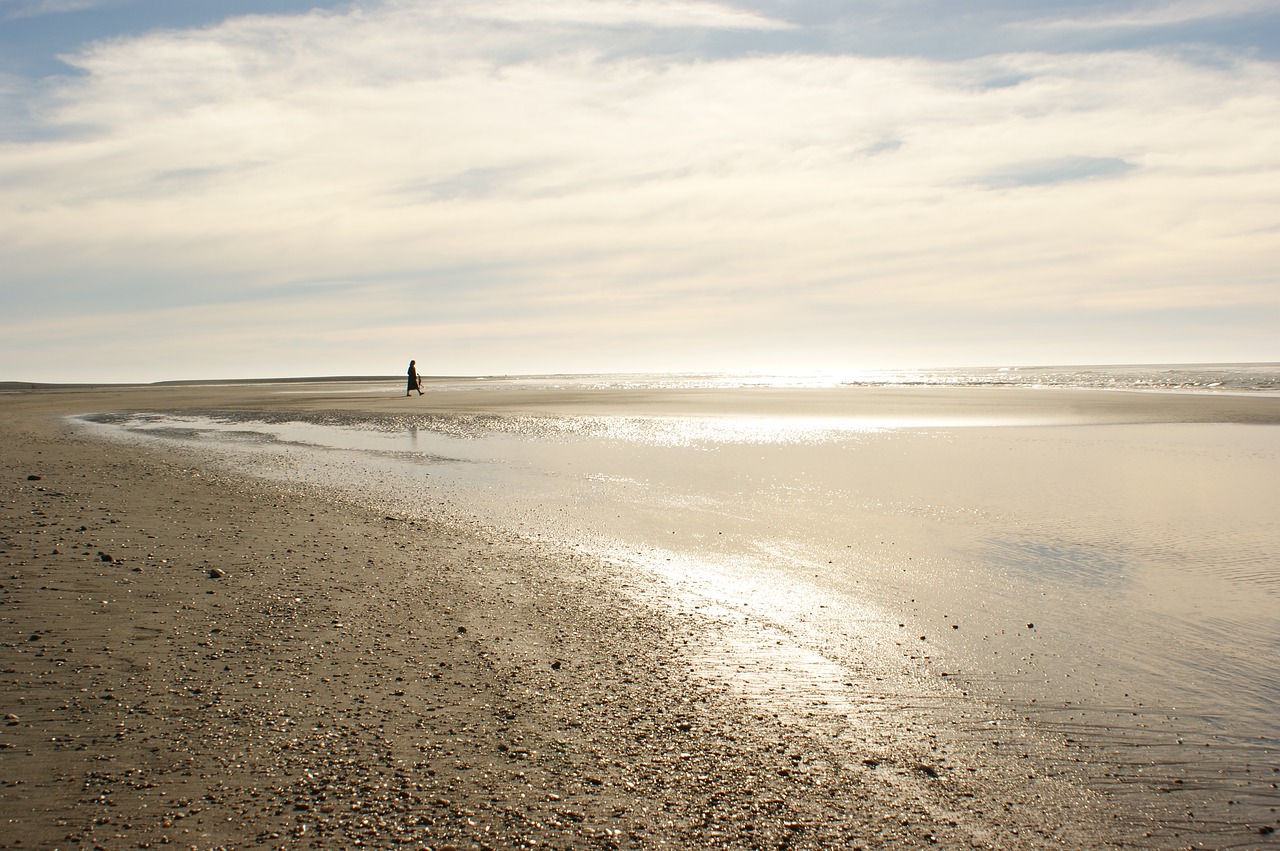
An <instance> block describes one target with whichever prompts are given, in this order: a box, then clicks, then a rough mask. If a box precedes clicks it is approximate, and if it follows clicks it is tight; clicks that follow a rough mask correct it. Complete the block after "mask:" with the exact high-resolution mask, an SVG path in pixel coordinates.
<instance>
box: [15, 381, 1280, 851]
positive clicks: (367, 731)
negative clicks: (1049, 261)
mask: <svg viewBox="0 0 1280 851" xmlns="http://www.w3.org/2000/svg"><path fill="white" fill-rule="evenodd" d="M211 393H213V394H214V395H215V396H217V399H216V402H217V404H220V405H226V406H243V407H253V406H259V407H260V406H265V405H277V406H278V405H298V406H305V405H316V406H319V405H323V406H333V405H334V404H335V401H334V399H333V398H331V397H330V398H326V399H324V400H322V401H320V400H317V401H312V400H309V397H305V396H298V397H294V398H292V399H290V400H287V401H281V397H280V396H278V395H272V394H270V393H268V392H267V391H264V390H261V389H257V390H252V391H250V390H245V389H243V388H242V389H238V390H225V389H224V390H217V391H211V390H209V389H208V388H200V389H198V390H195V389H190V388H138V389H132V390H126V389H120V388H115V389H104V390H92V389H83V390H75V391H71V390H65V391H58V390H45V391H38V392H22V393H14V394H9V395H5V396H3V397H0V435H2V437H0V457H3V465H2V468H3V470H4V475H3V478H2V479H0V496H2V499H0V561H2V566H0V601H3V618H2V619H0V704H2V706H0V714H3V715H4V716H5V719H4V726H3V727H0V847H4V848H96V847H101V848H148V847H156V846H159V845H167V844H172V845H176V846H178V847H183V848H200V849H204V848H220V847H221V848H275V847H287V848H307V847H318V848H351V847H356V846H368V847H399V846H403V847H413V848H419V847H422V848H428V847H429V848H449V847H456V848H472V847H493V848H504V847H532V846H552V847H605V848H610V847H819V846H821V847H840V848H857V847H865V848H890V847H892V848H923V847H944V848H969V847H977V848H1004V849H1017V848H1044V847H1055V848H1060V847H1067V848H1102V847H1120V846H1125V847H1135V846H1136V847H1153V848H1155V847H1159V848H1166V847H1168V848H1172V847H1188V846H1196V847H1225V846H1227V845H1230V846H1232V847H1246V848H1247V847H1254V846H1263V845H1266V844H1267V843H1269V842H1270V839H1271V837H1270V836H1268V835H1266V834H1259V833H1258V831H1257V829H1256V828H1252V827H1250V826H1247V825H1238V826H1236V825H1228V826H1223V825H1220V824H1219V825H1214V824H1203V823H1198V822H1197V821H1196V820H1195V818H1194V816H1191V817H1188V818H1186V819H1185V820H1183V821H1182V822H1180V823H1179V825H1178V826H1175V827H1171V826H1170V825H1169V824H1168V823H1167V822H1165V821H1164V820H1163V818H1162V816H1160V815H1159V814H1158V812H1157V811H1156V810H1149V809H1146V803H1147V802H1144V801H1142V800H1135V799H1134V798H1132V797H1125V798H1119V797H1112V796H1109V795H1105V794H1102V793H1099V792H1097V791H1092V790H1091V789H1090V788H1089V787H1088V785H1087V784H1086V783H1085V782H1083V781H1082V779H1081V778H1080V777H1078V776H1075V775H1073V774H1071V773H1067V772H1062V771H1060V769H1059V768H1058V767H1056V766H1055V765H1054V764H1053V763H1052V762H1051V761H1048V760H1045V759H1042V758H1041V752H1040V750H1039V748H1040V745H1039V743H1038V742H1037V741H1036V739H1035V733H1034V730H1032V729H1030V728H1028V727H1025V726H1021V725H1019V724H1018V723H1017V722H1016V719H1010V718H1005V717H1002V716H1000V715H999V714H998V713H996V712H995V710H992V715H991V716H990V717H989V718H986V719H982V720H983V731H982V732H981V733H980V734H979V733H977V732H975V731H974V729H972V727H973V725H972V724H971V723H961V721H960V720H959V719H960V717H961V716H960V713H959V708H958V707H950V706H948V705H947V704H946V703H945V701H944V702H938V701H937V700H936V699H935V697H934V696H932V695H930V694H926V693H913V694H902V693H884V692H883V689H882V688H881V686H880V684H878V683H876V682H855V683H850V684H849V685H850V687H851V688H853V689H855V690H857V691H859V693H860V694H862V695H863V699H864V703H865V705H866V706H867V707H868V709H867V711H866V712H865V713H864V714H860V715H858V716H857V717H853V716H850V717H848V718H846V719H844V721H843V722H842V723H840V724H838V725H837V724H833V723H832V722H831V721H830V720H829V718H827V716H825V715H824V716H823V718H822V719H821V720H820V719H818V718H817V717H815V718H814V719H813V721H812V723H807V722H806V718H805V717H804V716H803V714H800V715H794V714H793V715H788V714H787V713H778V712H772V711H769V710H768V708H767V707H761V706H760V705H758V704H754V703H752V702H749V701H747V700H744V699H743V698H742V697H741V696H739V695H736V694H735V693H733V692H731V691H729V690H725V689H720V688H716V687H714V686H712V685H709V684H708V682H707V681H706V680H704V679H702V678H699V677H698V676H696V673H695V672H694V671H693V670H692V669H691V665H690V660H689V656H690V652H691V648H696V647H697V646H698V645H699V643H700V642H701V641H703V640H704V639H705V637H706V636H707V635H708V634H709V633H710V632H712V631H714V630H716V629H717V628H718V625H717V624H716V623H715V622H714V620H713V619H712V618H711V617H709V616H708V617H706V618H701V617H699V616H697V615H696V614H689V615H686V616H676V615H673V614H671V613H669V612H668V611H667V610H664V609H663V608H661V607H653V606H646V605H645V604H644V602H643V599H644V595H643V594H642V593H628V594H617V593H613V590H614V589H616V588H617V586H618V584H619V583H622V582H626V581H629V579H628V578H627V577H622V576H620V575H618V574H617V573H616V568H614V567H611V566H610V565H608V564H603V563H598V562H595V561H593V560H590V559H587V558H584V557H581V556H577V555H575V554H573V553H570V552H566V551H560V550H557V549H556V547H554V546H552V545H548V544H546V543H545V542H543V543H535V542H530V541H525V540H520V539H518V538H516V537H515V536H513V535H510V534H508V533H504V532H501V531H497V530H489V529H484V528H480V527H473V528H469V527H463V526H458V525H446V524H436V523H433V522H431V521H424V520H408V519H404V518H399V519H397V518H388V517H384V516H380V515H376V514H370V513H369V512H368V510H367V509H360V508H359V507H357V506H353V505H347V504H342V503H341V502H339V501H337V500H335V499H331V498H323V497H321V496H320V495H316V494H306V493H299V492H295V491H291V490H288V489H286V488H283V487H281V486H277V485H272V484H269V483H264V482H257V481H249V480H243V479H238V478H234V477H230V476H226V475H220V474H217V473H214V472H211V471H209V470H207V469H200V468H199V467H197V466H196V465H195V464H194V463H193V462H192V460H191V459H190V458H186V457H184V456H183V454H182V453H181V452H179V451H177V450H173V451H170V452H167V453H164V454H159V453H155V452H152V451H147V450H143V449H140V448H135V447H130V446H125V445H120V444H115V443H103V442H95V441H92V440H89V439H88V438H86V437H84V436H81V435H80V434H78V433H76V432H75V431H73V430H72V429H71V428H70V427H69V426H68V424H66V423H65V422H64V421H63V420H62V419H61V417H62V416H64V415H66V414H71V413H80V412H88V411H103V410H118V409H136V408H147V407H152V408H165V409H178V408H182V407H183V406H199V407H203V408H208V407H210V406H211V395H210V394H211ZM218 394H221V395H218ZM460 395H461V394H460ZM1117 398H1119V397H1117ZM416 401H417V400H416V399H414V400H403V399H397V400H388V401H386V402H385V403H380V404H386V405H388V406H395V405H400V404H401V403H403V404H405V405H409V404H412V403H413V402H416ZM361 404H363V405H366V406H367V405H368V398H367V397H363V398H362V399H361ZM457 404H458V406H459V407H465V406H467V405H472V404H474V402H473V401H469V400H466V399H459V400H457ZM565 404H577V403H576V402H574V401H573V400H567V401H565ZM1177 404H1181V403H1177ZM1195 404H1196V405H1198V404H1199V403H1195ZM1232 404H1236V403H1232ZM1241 404H1242V405H1243V409H1244V410H1243V413H1241V415H1240V416H1241V417H1242V418H1246V419H1247V418H1248V417H1251V416H1254V415H1255V414H1254V413H1252V411H1253V408H1251V407H1250V405H1249V404H1247V403H1241ZM1126 410H1127V409H1126ZM1270 410H1272V411H1274V406H1272V408H1271V409H1270ZM654 593H659V591H655V592H654ZM965 709H966V711H972V709H973V707H965ZM989 722H998V723H991V724H990V726H989V727H987V726H986V724H987V723H989Z"/></svg>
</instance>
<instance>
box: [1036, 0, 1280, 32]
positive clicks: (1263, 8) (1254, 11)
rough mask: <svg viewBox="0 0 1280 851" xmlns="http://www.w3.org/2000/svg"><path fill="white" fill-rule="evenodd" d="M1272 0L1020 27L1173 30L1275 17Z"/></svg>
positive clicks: (1235, 0) (1185, 2)
mask: <svg viewBox="0 0 1280 851" xmlns="http://www.w3.org/2000/svg"><path fill="white" fill-rule="evenodd" d="M1275 11H1276V7H1275V4H1274V3H1273V2H1271V0H1175V2H1172V3H1154V4H1145V5H1140V6H1137V7H1135V8H1131V9H1126V10H1122V11H1110V10H1109V11H1108V12H1106V13H1103V14H1097V15H1091V16H1087V17H1076V18H1058V19H1053V20H1044V21H1034V22H1027V23H1022V24H1019V25H1018V26H1021V27H1025V28H1033V29H1049V30H1103V29H1118V30H1124V29H1146V28H1152V27H1170V26H1179V25H1182V24H1189V23H1194V22H1198V21H1208V20H1222V19H1230V18H1239V17H1249V16H1254V15H1272V14H1275Z"/></svg>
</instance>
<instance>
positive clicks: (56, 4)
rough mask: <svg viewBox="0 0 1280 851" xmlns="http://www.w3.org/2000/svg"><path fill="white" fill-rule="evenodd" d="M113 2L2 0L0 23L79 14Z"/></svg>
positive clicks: (96, 0) (0, 1) (104, 0)
mask: <svg viewBox="0 0 1280 851" xmlns="http://www.w3.org/2000/svg"><path fill="white" fill-rule="evenodd" d="M111 2H113V0H0V21H12V20H17V19H19V18H35V17H39V16H41V15H58V14H63V13H66V12H79V11H83V10H84V9H92V8H94V7H96V6H105V5H107V4H109V3H111Z"/></svg>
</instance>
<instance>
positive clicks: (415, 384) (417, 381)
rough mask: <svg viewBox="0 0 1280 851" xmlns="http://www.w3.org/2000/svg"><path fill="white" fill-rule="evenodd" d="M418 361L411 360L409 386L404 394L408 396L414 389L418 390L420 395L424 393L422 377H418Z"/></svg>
mask: <svg viewBox="0 0 1280 851" xmlns="http://www.w3.org/2000/svg"><path fill="white" fill-rule="evenodd" d="M417 363H418V362H417V361H415V360H411V361H409V386H408V387H406V388H405V391H404V395H405V397H406V398H407V397H408V396H409V394H410V393H412V392H413V391H414V390H417V391H418V395H419V396H421V395H422V379H421V378H419V377H418V367H417Z"/></svg>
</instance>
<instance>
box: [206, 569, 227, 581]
mask: <svg viewBox="0 0 1280 851" xmlns="http://www.w3.org/2000/svg"><path fill="white" fill-rule="evenodd" d="M226 575H227V572H226V571H225V570H223V569H222V568H220V567H211V568H209V578H210V579H222V578H223V577H224V576H226Z"/></svg>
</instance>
